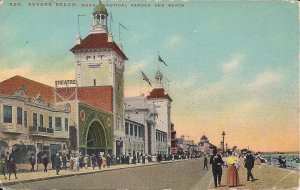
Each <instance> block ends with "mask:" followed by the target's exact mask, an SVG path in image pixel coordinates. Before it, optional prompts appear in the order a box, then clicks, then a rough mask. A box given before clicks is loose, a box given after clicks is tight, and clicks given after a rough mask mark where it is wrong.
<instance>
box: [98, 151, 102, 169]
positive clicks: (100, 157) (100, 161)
mask: <svg viewBox="0 0 300 190" xmlns="http://www.w3.org/2000/svg"><path fill="white" fill-rule="evenodd" d="M97 161H98V167H99V170H101V166H102V156H101V154H99V157H98V160H97Z"/></svg>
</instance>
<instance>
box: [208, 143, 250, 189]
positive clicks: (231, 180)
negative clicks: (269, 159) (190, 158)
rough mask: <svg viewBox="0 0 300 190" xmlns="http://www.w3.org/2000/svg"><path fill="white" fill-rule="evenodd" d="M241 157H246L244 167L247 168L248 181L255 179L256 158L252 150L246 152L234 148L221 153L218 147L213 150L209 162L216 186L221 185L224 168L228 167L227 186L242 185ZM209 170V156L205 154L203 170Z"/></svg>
mask: <svg viewBox="0 0 300 190" xmlns="http://www.w3.org/2000/svg"><path fill="white" fill-rule="evenodd" d="M241 159H244V167H245V168H246V169H247V181H250V180H251V181H254V180H255V178H254V176H253V174H252V169H253V167H254V161H255V158H254V156H253V155H252V153H251V151H247V153H246V154H241V153H240V152H238V151H236V150H233V151H227V152H226V153H224V154H221V153H219V152H218V151H217V149H214V150H213V153H212V155H211V156H210V159H209V163H210V165H211V168H212V173H213V178H214V185H215V188H216V187H218V186H220V185H221V180H222V172H223V168H227V186H229V187H236V186H239V185H240V181H239V174H238V172H239V169H240V167H241ZM205 169H206V170H208V158H207V156H204V166H203V170H205Z"/></svg>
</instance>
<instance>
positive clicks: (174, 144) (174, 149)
mask: <svg viewBox="0 0 300 190" xmlns="http://www.w3.org/2000/svg"><path fill="white" fill-rule="evenodd" d="M177 151H178V148H177V140H176V130H175V127H174V124H173V123H171V154H177Z"/></svg>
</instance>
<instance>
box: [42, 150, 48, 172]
mask: <svg viewBox="0 0 300 190" xmlns="http://www.w3.org/2000/svg"><path fill="white" fill-rule="evenodd" d="M48 163H49V160H48V156H47V154H45V155H44V156H43V165H44V172H47V171H48V170H47V166H48Z"/></svg>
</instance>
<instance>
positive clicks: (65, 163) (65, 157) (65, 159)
mask: <svg viewBox="0 0 300 190" xmlns="http://www.w3.org/2000/svg"><path fill="white" fill-rule="evenodd" d="M61 160H62V164H63V168H64V169H65V170H67V156H66V155H65V154H63V155H62V157H61Z"/></svg>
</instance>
